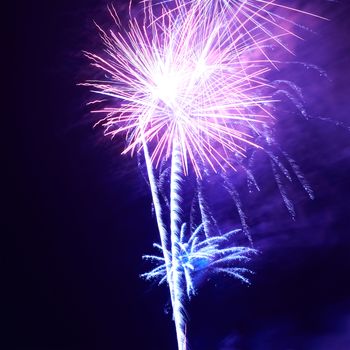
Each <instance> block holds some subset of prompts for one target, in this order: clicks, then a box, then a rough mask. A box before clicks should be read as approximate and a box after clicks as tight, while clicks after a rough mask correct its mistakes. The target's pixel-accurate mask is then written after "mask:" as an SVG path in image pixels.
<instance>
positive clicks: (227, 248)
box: [142, 224, 257, 298]
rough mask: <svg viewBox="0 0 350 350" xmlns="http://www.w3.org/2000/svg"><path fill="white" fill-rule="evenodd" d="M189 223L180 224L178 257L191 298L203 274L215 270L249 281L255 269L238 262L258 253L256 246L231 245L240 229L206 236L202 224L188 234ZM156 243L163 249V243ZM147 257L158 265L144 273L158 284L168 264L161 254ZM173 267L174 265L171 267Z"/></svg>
mask: <svg viewBox="0 0 350 350" xmlns="http://www.w3.org/2000/svg"><path fill="white" fill-rule="evenodd" d="M185 231H186V224H183V225H182V227H181V237H180V240H179V242H178V252H177V257H176V260H178V261H179V265H180V266H179V267H178V269H179V271H180V273H181V275H182V276H183V280H182V281H183V283H184V286H181V287H182V288H183V289H184V290H186V292H187V296H188V298H191V297H192V296H193V295H195V294H196V292H197V291H198V282H199V281H201V280H202V279H203V277H204V276H211V275H213V274H225V275H227V276H230V277H234V278H237V279H239V280H241V281H242V282H244V283H248V284H249V283H250V282H249V279H248V278H247V276H246V275H247V274H249V273H252V271H250V270H249V269H247V268H243V267H237V266H236V264H237V263H242V262H249V261H250V260H251V257H252V256H253V255H254V254H256V253H257V251H256V250H255V249H252V248H248V247H232V237H233V236H234V235H235V234H237V233H238V232H239V231H240V230H233V231H230V232H227V233H226V234H223V235H220V236H213V237H210V238H205V236H204V234H203V224H201V225H199V226H198V227H197V228H196V230H195V231H194V232H193V233H192V234H191V235H190V236H189V237H187V236H186V232H185ZM154 247H155V248H157V249H159V251H160V252H161V253H162V252H163V249H162V247H161V246H160V245H158V244H154ZM144 259H146V260H150V261H153V262H154V263H155V264H156V265H157V266H156V267H155V268H154V269H153V270H151V271H150V272H147V273H144V274H143V275H142V277H144V278H146V279H147V280H154V281H157V282H158V283H159V284H162V283H164V282H166V264H165V262H164V258H163V257H162V256H157V255H145V256H144ZM170 268H171V269H174V267H173V266H171V267H170Z"/></svg>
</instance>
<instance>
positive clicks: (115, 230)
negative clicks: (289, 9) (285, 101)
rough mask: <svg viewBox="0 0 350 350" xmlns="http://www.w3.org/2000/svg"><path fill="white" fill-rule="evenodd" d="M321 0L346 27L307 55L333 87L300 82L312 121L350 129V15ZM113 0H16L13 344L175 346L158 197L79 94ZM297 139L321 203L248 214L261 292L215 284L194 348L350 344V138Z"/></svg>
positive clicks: (308, 128) (8, 225)
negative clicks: (154, 280)
mask: <svg viewBox="0 0 350 350" xmlns="http://www.w3.org/2000/svg"><path fill="white" fill-rule="evenodd" d="M286 3H287V2H286ZM306 3H308V4H309V6H310V4H312V5H313V7H312V8H313V10H316V12H317V13H320V14H321V15H324V16H327V17H328V18H329V19H330V20H331V21H329V22H327V21H320V23H318V24H317V25H313V29H314V31H315V32H316V33H315V34H313V33H309V32H308V33H307V34H305V35H306V40H305V41H304V42H300V43H298V44H297V47H296V49H295V50H296V59H297V60H300V61H306V62H310V63H313V64H316V65H318V66H319V67H320V68H322V69H324V70H325V71H326V72H327V74H328V79H324V78H322V77H315V76H314V75H312V74H315V73H305V72H304V73H303V72H299V73H296V74H298V75H297V76H295V80H296V81H297V82H298V83H299V84H300V85H302V87H303V88H304V89H305V90H306V94H307V105H308V108H309V111H310V113H311V114H312V115H314V116H321V117H330V118H332V119H334V120H337V121H342V122H345V123H348V124H349V112H350V104H349V96H350V88H349V72H350V68H349V67H350V58H349V57H350V56H349V55H350V40H349V35H350V20H349V18H350V5H349V4H348V1H346V0H344V1H339V2H330V1H308V2H305V1H304V2H303V1H299V6H301V7H302V8H303V6H304V5H305V4H306ZM105 4H106V2H105V1H96V0H84V1H82V0H75V1H68V0H61V1H43V0H39V1H27V2H24V1H23V2H20V1H17V3H16V8H15V9H13V10H12V11H10V12H8V13H6V12H4V13H3V16H4V17H6V16H7V14H8V16H9V17H10V18H11V19H12V18H14V21H12V26H11V28H12V29H11V33H10V34H9V36H8V39H10V40H9V41H10V46H9V51H8V52H10V53H11V55H10V57H14V61H15V69H13V71H11V76H10V80H9V83H8V84H7V83H6V85H7V86H11V87H13V89H12V90H11V91H13V92H14V93H13V94H12V95H14V99H15V101H14V103H13V104H12V105H11V107H10V112H9V114H7V115H4V114H3V118H4V119H6V120H7V121H10V127H9V128H8V129H7V130H6V132H4V135H3V137H2V138H3V140H5V141H6V148H5V149H7V150H8V151H9V161H10V163H9V165H8V166H6V167H4V169H3V173H4V174H5V175H7V176H8V179H7V180H6V181H4V182H3V187H4V189H5V192H6V194H8V198H7V199H6V207H7V210H8V209H9V212H7V210H6V212H5V213H4V214H5V216H4V219H3V224H4V227H5V236H6V237H11V238H15V250H14V252H11V260H10V261H9V263H6V264H5V265H4V266H5V269H6V272H7V273H8V275H9V277H10V280H9V282H7V283H5V286H6V287H9V290H10V297H9V298H4V299H3V301H4V304H5V309H6V311H8V313H5V314H4V321H5V322H4V323H5V324H6V326H9V329H7V327H6V328H5V329H4V328H2V330H3V331H4V336H1V340H0V342H3V343H4V345H3V346H2V349H16V350H17V349H18V350H20V349H23V350H27V349H28V350H29V349H31V350H34V349H35V350H37V349H41V350H66V349H67V350H68V349H69V350H78V349H79V350H80V349H84V350H90V349H98V350H109V349H151V350H153V349H175V348H176V345H175V344H176V341H175V334H174V329H173V325H172V321H171V316H170V315H169V314H166V312H168V311H169V301H168V296H167V290H166V288H164V287H163V288H156V287H155V286H152V285H150V284H148V283H146V282H144V281H142V280H141V279H140V278H139V277H138V276H139V274H140V273H142V272H144V271H145V269H146V268H147V266H145V264H144V262H143V261H142V259H141V256H142V254H144V253H148V252H150V249H151V245H152V242H153V241H156V240H157V231H156V226H155V222H154V218H152V213H151V206H150V202H151V199H150V196H149V194H148V191H147V188H146V186H145V185H144V183H143V179H142V177H141V175H140V174H139V172H138V171H137V169H136V162H135V161H134V160H132V159H131V160H130V159H129V158H127V157H122V156H120V155H119V152H120V150H121V145H119V144H118V143H115V142H111V141H109V140H108V139H104V138H103V137H102V130H101V129H98V128H97V129H92V124H93V120H92V118H91V116H89V114H88V109H87V108H86V107H85V103H86V101H87V100H88V99H89V98H90V97H91V95H90V94H89V92H88V91H86V89H84V88H82V87H79V86H77V85H76V84H77V83H79V82H81V81H83V80H84V79H86V78H90V76H91V70H90V68H89V67H88V64H87V62H86V60H85V59H84V58H83V56H82V54H81V50H83V49H86V48H88V49H90V50H93V49H94V48H95V47H96V46H98V39H97V36H96V30H95V28H94V26H93V23H92V19H93V18H94V19H96V20H97V21H98V22H99V23H101V22H102V23H103V21H105V20H106V18H107V17H108V16H107V14H106V10H105ZM313 23H314V22H313ZM7 69H8V68H7V67H6V66H5V67H3V70H4V71H6V70H7ZM301 130H302V132H301ZM296 131H297V132H296V133H294V134H293V137H292V138H288V137H287V134H285V133H283V130H282V131H281V134H280V137H281V138H282V139H283V140H282V141H283V142H284V141H285V142H284V143H285V147H286V148H287V149H288V150H289V152H290V153H291V154H293V156H294V158H295V159H297V161H298V163H299V164H300V166H301V167H302V169H303V170H304V172H305V174H306V176H307V178H308V179H309V181H310V183H311V184H312V186H313V188H314V190H315V192H316V199H315V200H314V201H309V200H307V198H306V196H305V194H304V193H303V192H302V191H301V190H300V189H296V190H295V194H294V199H295V201H296V207H297V218H296V220H295V221H294V222H293V221H292V220H291V219H290V217H289V216H288V214H287V213H286V211H285V209H284V208H283V206H282V204H281V202H279V204H278V205H277V207H276V208H278V209H271V205H270V209H269V205H268V204H270V203H274V200H271V201H270V200H269V199H268V197H266V201H265V202H264V198H261V197H260V198H257V200H259V202H256V203H254V204H251V205H248V204H247V207H248V209H247V210H248V212H249V211H250V212H252V214H251V216H250V217H251V227H252V233H253V236H254V235H255V237H256V244H257V247H258V248H260V249H261V250H262V251H263V253H262V254H261V255H260V256H259V257H258V258H257V259H256V260H254V262H253V264H252V266H251V267H252V268H253V269H254V270H255V271H256V274H255V276H253V278H252V282H253V284H252V286H251V287H246V286H244V285H242V284H241V283H239V282H237V281H231V280H220V279H219V280H214V281H213V282H212V283H207V284H205V285H204V286H203V288H202V289H201V290H200V293H199V295H198V296H197V297H196V298H195V299H194V300H193V303H191V305H190V306H189V308H188V310H189V314H190V322H189V333H188V335H189V339H190V343H191V345H192V347H191V348H192V349H193V350H196V349H199V350H214V349H221V350H225V349H226V350H234V349H254V350H258V349H268V350H273V349H276V350H283V349H285V350H287V349H289V350H291V349H294V350H300V349H308V350H311V349H315V350H323V349H327V350H329V349H337V350H346V349H349V348H350V283H349V276H350V232H349V228H350V224H349V215H350V210H349V209H350V208H349V207H350V206H349V195H350V186H349V185H350V177H349V174H350V160H349V154H350V146H349V132H348V131H346V130H345V128H342V127H336V126H335V125H333V124H331V123H327V122H322V121H317V120H311V121H309V122H303V121H302V122H301V123H300V129H297V130H296ZM271 191H272V190H271ZM292 191H294V190H292ZM262 223H264V225H262ZM4 248H5V250H7V246H6V245H5V246H4Z"/></svg>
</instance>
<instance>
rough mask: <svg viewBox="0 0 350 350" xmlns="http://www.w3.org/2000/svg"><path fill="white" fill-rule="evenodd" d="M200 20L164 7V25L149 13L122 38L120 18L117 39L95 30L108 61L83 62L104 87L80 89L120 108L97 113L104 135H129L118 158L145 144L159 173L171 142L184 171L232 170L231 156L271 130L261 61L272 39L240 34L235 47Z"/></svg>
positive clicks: (214, 21) (222, 28)
mask: <svg viewBox="0 0 350 350" xmlns="http://www.w3.org/2000/svg"><path fill="white" fill-rule="evenodd" d="M110 10H111V11H112V9H110ZM113 13H114V12H113ZM198 13H199V12H198V9H197V8H192V9H191V10H189V12H188V13H186V15H185V16H175V17H174V14H173V12H170V11H167V10H166V8H164V7H163V8H162V16H161V18H154V15H153V12H147V13H145V14H144V19H143V21H141V22H140V19H135V18H131V19H130V21H129V24H128V29H127V30H125V29H123V27H122V26H121V24H120V22H119V20H118V19H117V17H115V18H116V23H117V25H118V31H117V32H112V31H110V32H106V31H104V30H103V29H102V28H100V27H99V30H100V35H101V37H102V40H103V42H104V44H105V55H103V56H101V55H96V54H93V53H89V52H86V53H85V54H86V56H87V57H88V58H89V59H90V60H91V62H92V64H93V65H94V66H95V67H97V68H99V69H101V70H103V71H104V72H105V73H106V75H107V76H108V79H107V80H106V81H88V82H86V84H85V85H88V86H91V87H92V88H93V91H94V92H96V93H99V94H102V95H104V96H109V97H112V98H115V99H116V101H118V105H117V106H115V105H113V106H111V107H104V108H101V109H98V110H96V111H95V113H101V114H104V115H105V117H104V118H103V119H102V120H101V121H100V123H102V124H103V126H104V127H105V129H106V131H105V133H106V135H110V136H115V135H117V134H120V133H125V134H126V139H127V145H126V147H125V150H124V152H123V153H129V152H130V153H131V154H133V153H135V152H137V151H139V150H140V148H142V147H143V145H144V142H146V143H147V144H148V145H149V147H150V150H151V160H152V162H153V164H155V166H156V167H157V166H158V165H159V163H160V161H161V160H162V159H164V158H169V157H170V156H171V153H172V149H173V143H174V141H176V142H177V143H178V145H179V149H180V153H181V161H182V166H183V171H184V172H185V173H188V170H189V164H191V165H192V166H193V169H194V171H195V172H196V174H197V175H198V176H200V174H201V167H200V164H203V163H206V164H208V165H209V166H210V167H211V168H212V169H213V170H216V169H218V168H224V166H223V165H224V164H225V163H226V164H228V165H229V166H230V167H232V168H234V164H233V163H232V162H228V161H227V154H228V153H238V154H241V155H244V154H245V151H246V148H247V147H260V146H259V145H258V144H256V143H255V142H254V138H255V137H256V135H257V134H259V130H260V129H261V127H262V124H266V123H273V117H272V116H271V113H270V111H269V105H270V104H271V103H272V102H274V99H272V97H271V90H272V87H271V85H269V84H268V83H267V82H266V80H265V75H266V74H267V72H268V71H269V70H270V68H269V67H268V65H267V64H266V63H267V62H268V61H267V60H265V59H263V58H260V57H259V56H261V55H260V54H259V50H260V49H261V47H263V46H264V45H266V43H267V41H269V40H271V38H270V37H269V38H267V39H266V38H264V39H258V38H257V39H256V40H250V38H249V37H248V36H247V35H246V33H243V34H238V35H237V37H236V39H235V40H234V41H232V38H231V36H232V33H231V32H230V31H229V30H228V26H227V24H226V23H225V25H223V24H222V21H220V20H219V18H218V17H214V18H208V19H206V20H205V21H203V20H199V18H198V17H199V16H198Z"/></svg>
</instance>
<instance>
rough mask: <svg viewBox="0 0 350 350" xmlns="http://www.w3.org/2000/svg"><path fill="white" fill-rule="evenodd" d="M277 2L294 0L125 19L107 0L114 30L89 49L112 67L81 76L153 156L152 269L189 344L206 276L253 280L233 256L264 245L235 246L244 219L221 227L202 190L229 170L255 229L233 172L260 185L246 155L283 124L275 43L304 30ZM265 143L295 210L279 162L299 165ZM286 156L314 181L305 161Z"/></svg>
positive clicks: (183, 343)
mask: <svg viewBox="0 0 350 350" xmlns="http://www.w3.org/2000/svg"><path fill="white" fill-rule="evenodd" d="M273 6H274V7H277V8H283V9H284V10H286V9H289V8H287V7H286V6H282V5H277V4H276V3H275V2H274V1H260V0H255V1H253V0H251V1H234V0H232V1H228V0H227V1H226V0H221V1H219V0H218V1H209V0H203V1H200V0H193V1H192V2H184V1H183V0H177V1H174V2H164V3H159V4H155V3H152V2H150V1H147V2H145V3H144V7H143V12H142V15H138V16H133V15H132V14H131V10H130V13H129V20H128V22H127V23H126V24H125V23H122V21H121V20H120V18H119V17H118V13H117V11H116V10H115V8H114V7H113V6H109V7H108V10H109V12H110V14H111V16H112V17H113V19H114V22H115V27H116V30H109V31H105V30H104V29H103V28H101V27H100V26H98V25H97V28H98V30H99V34H100V37H101V39H102V41H103V44H104V47H105V49H104V53H103V54H95V53H91V52H85V55H86V57H87V58H88V59H89V60H90V61H91V64H92V65H93V66H94V67H96V68H97V69H99V70H100V71H102V72H103V73H104V75H105V79H104V80H91V81H87V82H86V83H84V84H82V85H85V86H88V87H90V88H91V90H92V91H93V92H94V93H97V94H99V95H102V96H103V97H104V100H102V102H101V105H102V107H101V108H98V109H96V110H94V111H93V112H94V113H96V114H98V115H100V114H101V115H102V118H101V119H100V120H99V121H98V123H97V124H101V125H103V127H104V128H105V135H107V136H111V137H115V136H116V135H119V134H124V135H125V139H126V146H125V149H124V151H123V154H127V153H130V154H131V155H133V154H141V153H142V154H143V156H144V159H145V166H146V173H147V179H148V182H149V185H150V190H151V195H152V201H153V205H154V211H155V216H156V219H157V224H158V230H159V235H160V242H161V244H160V245H158V244H156V245H155V247H156V248H158V249H159V250H160V251H161V253H162V256H155V255H152V256H150V255H148V256H145V258H146V259H149V260H152V261H156V262H158V263H159V264H158V266H157V267H155V268H154V269H153V270H152V271H150V272H149V273H146V274H144V275H143V276H144V277H145V278H146V279H148V280H153V279H155V280H158V281H159V283H160V284H162V283H163V282H167V284H168V287H169V291H170V297H171V304H172V309H173V317H174V322H175V327H176V334H177V342H178V347H179V350H184V349H186V348H187V340H186V311H185V302H186V300H188V299H189V298H190V297H191V296H192V295H193V294H195V291H196V290H197V288H198V284H199V281H200V280H201V276H203V275H204V274H209V273H210V274H215V273H224V274H226V275H230V276H233V277H235V278H238V279H240V280H241V281H243V282H245V283H248V282H249V281H248V278H247V277H246V276H245V274H246V273H249V272H250V271H249V270H248V269H246V268H242V267H237V266H236V265H235V264H236V263H238V262H247V261H249V259H250V258H251V256H252V255H253V254H255V253H256V251H255V250H254V249H253V248H247V247H237V246H235V247H233V246H232V244H233V237H232V236H233V234H234V233H235V232H237V230H235V231H230V232H228V233H226V234H221V232H220V229H219V226H218V224H217V222H216V219H215V216H214V215H213V213H212V211H211V208H210V205H209V203H208V201H207V199H206V195H205V190H204V189H205V181H206V179H205V178H206V176H207V175H206V174H210V173H218V174H219V176H220V177H222V181H223V186H224V188H225V189H226V191H227V192H228V193H229V194H230V196H231V197H232V199H233V200H234V202H235V205H236V208H237V211H238V213H239V216H240V219H241V223H242V229H243V232H244V233H245V234H246V235H247V236H248V237H249V239H250V240H251V238H250V235H249V232H248V225H247V223H246V220H245V214H244V212H243V210H242V203H241V201H240V198H239V194H238V192H237V190H236V189H235V187H234V184H233V183H232V182H231V181H230V179H229V177H228V176H227V171H228V170H229V169H231V170H232V169H233V170H237V169H238V168H239V169H244V171H245V172H246V174H247V177H248V178H249V181H250V183H252V184H254V185H255V186H256V187H258V185H257V183H256V180H255V178H254V176H253V175H252V173H251V171H250V170H249V168H248V167H245V166H244V164H243V161H242V160H243V159H245V158H246V156H247V150H258V149H263V148H265V146H266V145H265V144H266V143H267V142H266V140H269V139H270V138H269V137H268V136H267V135H268V134H269V135H270V133H269V132H267V131H266V130H268V131H270V130H272V129H273V126H274V121H275V118H274V116H273V110H274V103H275V102H277V101H278V99H277V98H276V97H275V96H276V92H277V91H278V89H276V84H274V83H273V82H270V81H269V80H268V73H269V71H270V70H271V69H273V66H275V65H276V64H277V63H278V62H277V61H276V60H274V59H272V58H271V57H270V56H269V54H268V52H269V48H270V47H271V46H272V45H276V44H277V45H278V46H279V47H282V48H283V49H286V50H288V48H287V47H286V46H285V45H284V44H283V42H282V41H281V39H282V37H285V36H287V35H289V36H290V35H294V34H293V33H292V32H291V31H290V30H289V26H283V23H282V24H281V21H280V15H279V14H274V13H273V12H271V7H273ZM294 11H297V10H294ZM299 12H301V11H299ZM277 23H278V24H277ZM286 23H288V24H290V21H288V20H286ZM106 99H107V104H106ZM110 102H111V103H110ZM265 152H266V153H267V154H269V156H270V158H271V163H272V169H273V171H274V174H275V178H276V181H277V184H278V187H279V188H280V191H281V194H282V197H283V199H284V201H285V203H286V205H287V207H288V209H289V210H290V211H291V212H293V208H292V205H291V204H290V203H289V202H288V198H287V197H286V196H285V195H284V192H283V187H282V184H281V175H280V173H279V171H282V173H283V174H284V175H285V176H286V177H287V178H288V179H289V178H290V176H289V173H288V171H287V170H285V167H284V166H283V164H282V162H281V161H280V160H279V159H278V157H277V156H275V155H274V154H273V153H271V152H269V149H268V148H266V149H265ZM284 155H285V157H286V159H288V161H289V164H290V165H291V166H292V167H293V169H294V171H295V173H296V174H297V175H298V179H299V180H300V182H301V183H302V185H303V186H304V188H306V189H307V190H309V187H308V184H307V183H306V182H305V181H304V179H303V177H302V175H301V173H300V171H299V169H298V167H297V165H296V164H295V162H294V161H293V160H292V158H290V157H289V156H288V155H287V154H284ZM157 174H158V175H157ZM191 174H194V176H195V177H196V190H195V196H194V197H195V199H194V204H195V205H194V206H193V208H198V211H199V214H200V224H199V225H195V224H194V223H192V224H191V227H190V228H189V229H187V227H188V225H186V220H187V219H188V215H187V214H186V213H184V212H183V207H184V205H183V204H184V203H183V199H182V191H183V189H184V187H185V186H184V182H185V176H186V175H191ZM164 184H168V188H167V189H164V188H163V187H164ZM310 193H311V189H310ZM164 203H165V205H164ZM194 211H196V209H194ZM190 216H191V217H192V216H193V215H192V214H191V215H190Z"/></svg>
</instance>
